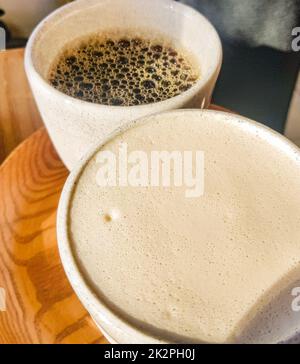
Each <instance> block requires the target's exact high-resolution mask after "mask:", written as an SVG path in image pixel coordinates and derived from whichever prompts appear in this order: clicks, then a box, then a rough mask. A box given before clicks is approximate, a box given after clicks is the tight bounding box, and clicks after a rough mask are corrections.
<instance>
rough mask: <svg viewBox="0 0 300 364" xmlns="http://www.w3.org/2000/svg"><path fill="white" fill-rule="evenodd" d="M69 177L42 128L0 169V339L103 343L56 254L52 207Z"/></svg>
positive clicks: (54, 206)
mask: <svg viewBox="0 0 300 364" xmlns="http://www.w3.org/2000/svg"><path fill="white" fill-rule="evenodd" d="M67 175H68V172H67V170H66V169H65V167H64V166H63V164H62V162H61V161H60V159H59V157H58V156H57V154H56V152H55V151H54V149H53V146H52V144H51V142H50V140H49V138H48V135H47V133H46V131H45V129H44V128H42V129H41V130H39V131H37V132H36V133H35V134H33V135H32V136H31V137H30V138H29V139H28V140H27V141H25V142H24V143H23V144H21V145H20V146H19V147H18V148H17V150H16V151H15V152H13V153H12V154H11V156H10V157H9V158H8V159H7V160H6V161H5V162H4V164H3V165H2V166H1V168H0V201H1V202H0V203H1V208H0V287H2V288H4V289H5V291H6V309H7V311H6V312H0V343H106V340H105V339H104V338H103V336H102V334H101V333H100V331H99V330H98V329H97V328H96V327H95V325H94V323H93V322H92V320H91V318H90V317H89V315H88V313H87V312H86V310H85V309H84V308H83V306H82V305H81V303H80V302H79V300H78V299H77V297H76V295H75V294H74V292H73V290H72V288H71V286H70V284H69V282H68V281H67V278H66V276H65V273H64V271H63V268H62V265H61V262H60V258H59V255H58V249H57V243H56V234H55V219H56V209H57V205H58V200H59V196H60V192H61V189H62V186H63V184H64V182H65V180H66V178H67Z"/></svg>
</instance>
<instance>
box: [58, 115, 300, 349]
mask: <svg viewBox="0 0 300 364" xmlns="http://www.w3.org/2000/svg"><path fill="white" fill-rule="evenodd" d="M172 114H173V115H175V114H198V115H199V118H201V117H202V116H205V115H211V116H212V117H214V116H218V115H220V116H223V117H226V116H227V119H226V120H224V122H225V123H227V124H228V125H229V124H233V123H234V124H236V125H237V126H239V127H242V126H243V127H246V128H248V130H250V131H251V132H258V133H260V134H261V135H263V136H265V137H266V138H267V140H270V141H272V142H274V143H275V144H276V145H277V146H278V147H279V145H280V146H281V147H282V148H284V150H287V151H286V153H288V154H291V155H293V156H294V158H295V159H297V161H298V163H299V165H300V148H298V147H297V146H296V145H295V144H294V143H293V142H291V141H290V140H288V139H287V138H286V137H285V136H284V135H282V134H280V133H278V132H277V131H275V130H273V129H271V128H270V127H268V126H266V125H263V124H261V123H259V122H256V121H254V120H252V119H249V118H247V117H244V116H240V115H238V114H234V113H231V112H225V111H219V110H207V109H205V110H201V109H198V110H197V109H177V110H171V111H165V112H161V113H156V114H152V115H149V116H146V117H142V118H140V119H137V120H134V121H130V122H128V123H126V124H124V125H123V126H121V127H120V128H118V129H117V130H115V131H113V132H112V133H111V134H110V135H109V136H107V137H105V138H103V139H102V140H99V141H98V142H97V143H96V144H95V145H94V146H92V147H91V148H90V150H89V151H88V152H87V153H86V155H85V156H84V157H83V158H82V159H81V160H80V161H79V162H78V163H77V165H76V166H75V168H74V169H73V170H72V172H71V173H70V175H69V177H68V179H67V181H66V183H65V185H64V187H63V191H62V193H61V197H60V202H59V206H58V212H57V242H58V248H59V254H60V257H61V261H62V264H63V267H64V270H65V272H66V274H67V276H68V279H69V281H70V283H71V285H72V287H73V289H74V291H75V292H76V293H77V294H78V296H79V298H80V300H81V301H82V302H83V304H84V306H85V307H86V309H87V310H88V311H89V313H90V314H92V313H91V312H90V308H91V307H92V309H93V310H96V311H94V312H97V314H98V315H100V316H101V317H102V319H103V320H104V322H108V323H110V324H111V325H113V326H117V327H119V328H121V329H123V330H124V331H125V332H129V333H132V334H134V333H137V332H138V334H139V336H140V337H143V338H144V339H145V340H146V342H149V341H150V340H151V342H152V343H154V342H155V343H170V342H169V341H165V340H164V339H161V338H160V339H159V338H158V337H157V336H155V335H151V334H150V333H149V332H147V331H145V332H143V331H141V330H140V329H139V328H138V327H135V326H134V324H133V323H132V322H128V321H126V320H125V318H123V317H122V316H120V315H118V314H117V313H115V312H114V310H113V309H111V308H110V306H109V305H108V304H106V303H105V302H103V300H101V299H100V298H99V296H97V294H96V293H95V292H94V291H93V289H92V287H90V286H89V284H88V283H87V282H86V280H85V279H84V275H83V274H81V272H80V269H79V267H78V264H77V262H76V258H75V256H74V254H73V252H72V248H71V245H72V242H71V239H70V236H69V228H68V221H69V211H70V204H71V202H72V196H73V193H74V189H75V188H76V184H77V181H78V179H79V178H80V175H81V174H82V172H83V170H84V168H85V167H86V165H87V164H88V163H89V161H90V160H91V159H92V158H93V157H94V155H95V154H96V153H97V152H98V151H99V150H100V149H101V148H102V147H103V146H104V145H105V144H107V143H108V142H109V141H111V140H112V139H114V138H115V137H116V136H118V135H120V134H122V133H123V132H125V131H126V130H128V129H131V128H132V127H134V126H139V125H142V124H144V123H147V122H148V121H149V120H151V119H152V118H154V117H157V116H160V115H172ZM81 292H84V293H83V295H84V297H85V299H83V298H82V294H81ZM92 316H93V315H92ZM100 316H99V317H100ZM197 343H201V342H198V341H197Z"/></svg>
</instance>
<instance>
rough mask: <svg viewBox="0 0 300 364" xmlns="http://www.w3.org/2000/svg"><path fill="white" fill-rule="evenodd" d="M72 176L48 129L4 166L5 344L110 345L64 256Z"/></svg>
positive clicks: (0, 175)
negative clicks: (62, 200) (62, 218)
mask: <svg viewBox="0 0 300 364" xmlns="http://www.w3.org/2000/svg"><path fill="white" fill-rule="evenodd" d="M212 108H213V109H218V110H224V109H222V108H220V107H216V106H212ZM67 176H68V171H67V170H66V168H65V167H64V165H63V164H62V162H61V160H60V159H59V157H58V156H57V154H56V152H55V150H54V148H53V146H52V143H51V141H50V140H49V137H48V134H47V132H46V130H45V129H44V128H41V129H40V130H38V131H37V132H35V133H34V134H32V136H30V137H29V138H28V139H27V140H26V141H25V142H23V143H22V144H21V145H20V146H19V147H18V148H17V149H15V150H14V152H13V153H12V154H11V155H10V156H9V157H8V159H6V161H5V162H4V163H3V164H2V166H1V167H0V289H1V288H2V289H3V288H4V290H5V292H6V311H5V312H1V311H0V344H1V343H107V341H106V339H105V338H104V337H103V335H102V334H101V333H100V331H99V330H98V329H97V328H96V326H95V324H94V323H93V321H92V319H91V318H90V316H89V314H88V313H87V311H86V310H85V309H84V307H83V306H82V305H81V303H80V302H79V300H78V298H77V297H76V295H75V293H74V292H73V290H72V288H71V286H70V284H69V282H68V280H67V278H66V276H65V273H64V270H63V267H62V265H61V262H60V258H59V254H58V249H57V243H56V233H55V221H56V209H57V205H58V200H59V196H60V193H61V190H62V187H63V185H64V182H65V180H66V178H67ZM2 291H3V290H2ZM0 294H1V292H0ZM0 299H1V297H0Z"/></svg>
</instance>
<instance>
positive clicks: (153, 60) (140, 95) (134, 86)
mask: <svg viewBox="0 0 300 364" xmlns="http://www.w3.org/2000/svg"><path fill="white" fill-rule="evenodd" d="M198 78H199V72H198V70H197V67H195V65H194V64H193V62H192V61H191V60H190V57H188V56H187V55H186V54H185V52H184V51H182V50H180V48H179V47H178V48H176V47H174V45H170V42H167V41H166V40H161V41H157V39H156V40H155V41H153V40H150V39H145V38H140V37H139V38H135V37H116V36H114V37H111V36H106V37H104V36H100V35H92V36H86V37H85V38H83V39H81V40H80V41H77V42H76V43H72V44H70V45H68V46H67V47H66V48H65V49H64V50H63V51H62V52H61V53H60V55H59V56H58V57H57V59H56V61H55V62H54V63H53V65H52V67H51V69H50V72H49V76H48V79H49V82H50V83H51V84H52V85H53V86H54V87H55V88H57V89H58V90H59V91H62V92H63V93H65V94H67V95H69V96H72V97H75V98H78V99H81V100H85V101H89V102H93V103H98V104H104V105H123V106H132V105H142V104H150V103H154V102H159V101H163V100H166V99H169V98H171V97H174V96H177V95H179V94H181V93H182V92H184V91H186V90H188V89H189V88H191V87H192V86H193V85H194V83H195V82H196V81H197V79H198Z"/></svg>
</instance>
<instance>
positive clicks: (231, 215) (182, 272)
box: [69, 111, 300, 343]
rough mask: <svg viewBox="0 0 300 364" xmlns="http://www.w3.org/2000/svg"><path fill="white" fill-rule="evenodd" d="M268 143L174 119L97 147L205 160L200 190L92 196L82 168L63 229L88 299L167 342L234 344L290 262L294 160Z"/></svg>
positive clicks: (240, 127)
mask: <svg viewBox="0 0 300 364" xmlns="http://www.w3.org/2000/svg"><path fill="white" fill-rule="evenodd" d="M237 118H238V117H237ZM270 135H271V134H269V133H267V132H266V131H265V129H263V128H259V129H257V128H254V127H253V126H252V125H251V124H249V123H248V122H247V121H244V120H243V119H241V120H237V119H232V117H231V116H230V115H228V114H224V113H218V114H212V113H208V112H206V113H203V112H201V111H199V112H195V111H193V112H192V111H185V112H183V111H178V112H173V113H168V114H165V115H163V116H154V117H152V118H151V119H149V121H148V122H147V123H145V124H143V125H139V126H136V127H134V128H131V129H129V130H127V131H126V132H124V133H122V134H121V135H120V136H118V137H116V138H114V139H113V140H112V141H110V142H109V143H107V144H106V145H105V146H104V147H103V149H102V150H110V151H113V152H115V153H117V151H118V147H119V143H120V142H126V143H127V144H128V151H129V152H130V151H131V150H143V151H146V152H150V151H152V150H167V151H174V150H179V151H184V150H192V151H197V150H201V151H204V153H205V191H204V195H203V196H201V197H198V198H186V197H185V194H184V189H185V187H184V186H183V187H170V188H162V187H155V188H153V187H152V188H151V187H147V188H145V187H144V188H133V187H106V188H100V187H99V186H98V185H97V183H96V174H97V171H98V168H99V165H98V164H97V163H96V157H97V155H95V156H94V157H93V158H92V159H91V160H90V161H89V162H88V164H87V165H86V167H85V168H84V170H83V172H82V173H81V175H80V178H79V180H78V182H77V184H76V187H75V190H74V194H73V197H72V202H71V209H70V216H69V231H70V237H71V242H72V248H73V252H74V255H75V257H76V259H77V262H78V265H79V267H80V269H81V271H82V273H83V274H84V276H85V278H86V281H87V282H88V283H89V285H90V286H91V288H92V289H93V290H94V292H95V293H96V294H97V295H98V296H99V299H100V300H101V301H103V302H104V303H105V304H107V305H108V306H109V307H111V309H112V310H113V311H115V312H116V313H117V314H118V315H119V316H120V317H122V318H123V319H124V320H126V321H127V322H128V323H129V324H130V325H133V326H138V327H139V328H141V329H142V330H144V331H145V332H147V333H149V334H151V335H153V336H157V337H160V338H163V339H165V340H166V341H171V342H178V341H179V342H192V341H194V342H201V341H204V342H220V343H223V342H231V341H235V340H238V339H237V338H236V335H237V332H240V331H242V326H243V325H245V318H247V319H248V318H249V319H250V318H251V317H252V316H255V314H256V312H257V311H258V310H260V308H261V305H260V304H259V302H262V301H264V300H267V298H268V297H272V296H273V295H277V294H278V292H279V291H280V284H279V283H278V282H281V281H284V280H286V279H287V278H288V277H289V274H291V272H292V271H294V270H295V269H297V267H299V264H300V244H299V241H300V161H299V155H298V154H297V150H296V149H295V150H294V149H293V148H292V147H291V146H289V145H288V144H285V143H284V142H282V140H281V139H279V138H278V137H276V136H275V137H274V136H273V137H271V136H270ZM108 216H110V217H111V218H107V217H108ZM278 284H279V287H278ZM275 287H276V289H275Z"/></svg>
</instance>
